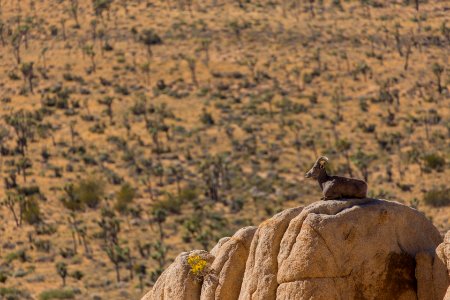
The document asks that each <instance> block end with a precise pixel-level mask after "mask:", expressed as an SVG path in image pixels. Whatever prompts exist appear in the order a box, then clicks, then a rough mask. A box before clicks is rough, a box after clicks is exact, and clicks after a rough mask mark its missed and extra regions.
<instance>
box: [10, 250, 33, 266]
mask: <svg viewBox="0 0 450 300" xmlns="http://www.w3.org/2000/svg"><path fill="white" fill-rule="evenodd" d="M16 259H17V260H20V261H21V262H26V261H27V260H28V257H27V252H26V250H25V249H19V250H17V251H14V252H10V253H8V254H7V255H6V257H5V260H6V262H7V263H10V262H12V261H14V260H16Z"/></svg>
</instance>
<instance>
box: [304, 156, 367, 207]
mask: <svg viewBox="0 0 450 300" xmlns="http://www.w3.org/2000/svg"><path fill="white" fill-rule="evenodd" d="M327 162H328V158H327V157H325V156H321V157H319V158H318V159H317V161H316V162H315V164H314V166H313V167H312V168H311V170H309V171H308V172H307V173H306V174H305V177H306V178H313V179H317V181H318V182H319V185H320V188H321V189H322V192H323V197H322V198H321V199H322V200H332V199H341V198H366V196H367V183H366V182H365V181H363V180H359V179H353V178H346V177H341V176H329V175H328V174H327V171H326V170H325V164H326V163H327Z"/></svg>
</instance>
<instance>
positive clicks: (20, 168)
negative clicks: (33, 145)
mask: <svg viewBox="0 0 450 300" xmlns="http://www.w3.org/2000/svg"><path fill="white" fill-rule="evenodd" d="M32 166H33V164H32V163H31V160H30V159H29V158H27V157H21V158H20V159H19V161H18V162H17V164H16V168H17V174H18V175H20V174H22V177H23V182H25V183H26V182H27V169H31V167H32Z"/></svg>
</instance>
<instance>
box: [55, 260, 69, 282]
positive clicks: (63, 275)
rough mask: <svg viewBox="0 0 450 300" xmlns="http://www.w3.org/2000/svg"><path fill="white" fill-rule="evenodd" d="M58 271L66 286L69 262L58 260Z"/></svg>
mask: <svg viewBox="0 0 450 300" xmlns="http://www.w3.org/2000/svg"><path fill="white" fill-rule="evenodd" d="M56 272H58V275H59V276H60V277H61V279H62V282H63V286H66V277H67V264H66V263H65V262H58V263H57V264H56Z"/></svg>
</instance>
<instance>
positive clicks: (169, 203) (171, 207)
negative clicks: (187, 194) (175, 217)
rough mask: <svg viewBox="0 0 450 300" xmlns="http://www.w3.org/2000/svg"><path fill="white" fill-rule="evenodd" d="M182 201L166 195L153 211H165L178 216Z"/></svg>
mask: <svg viewBox="0 0 450 300" xmlns="http://www.w3.org/2000/svg"><path fill="white" fill-rule="evenodd" d="M181 205H182V201H181V199H180V198H178V197H175V196H173V195H172V194H167V198H166V199H165V200H161V201H159V202H157V203H156V204H155V205H154V206H153V210H154V211H156V210H165V211H168V212H171V213H174V214H179V213H180V212H181Z"/></svg>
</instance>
